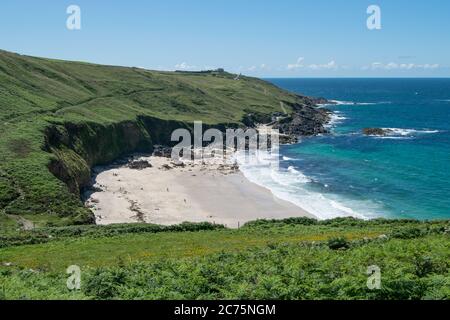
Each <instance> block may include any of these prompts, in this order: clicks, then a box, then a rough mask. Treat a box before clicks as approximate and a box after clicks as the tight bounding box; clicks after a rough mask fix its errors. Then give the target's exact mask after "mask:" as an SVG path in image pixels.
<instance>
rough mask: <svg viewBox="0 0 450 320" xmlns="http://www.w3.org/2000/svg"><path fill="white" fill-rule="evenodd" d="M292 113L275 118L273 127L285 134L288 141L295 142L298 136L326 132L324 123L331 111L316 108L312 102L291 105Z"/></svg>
mask: <svg viewBox="0 0 450 320" xmlns="http://www.w3.org/2000/svg"><path fill="white" fill-rule="evenodd" d="M291 108H292V110H293V113H292V114H291V115H289V116H286V117H282V118H279V119H277V120H276V121H275V122H274V123H273V128H274V129H278V130H279V131H280V133H281V134H282V135H285V136H287V137H288V138H286V140H287V141H288V142H294V143H295V142H296V141H297V140H298V137H299V136H311V135H317V134H323V133H328V130H327V129H326V127H325V125H326V124H327V123H328V122H329V121H330V119H331V117H330V115H331V111H329V110H327V109H324V108H317V107H316V106H315V105H314V104H313V103H312V102H310V104H307V105H291Z"/></svg>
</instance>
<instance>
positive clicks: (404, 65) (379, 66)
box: [361, 62, 439, 70]
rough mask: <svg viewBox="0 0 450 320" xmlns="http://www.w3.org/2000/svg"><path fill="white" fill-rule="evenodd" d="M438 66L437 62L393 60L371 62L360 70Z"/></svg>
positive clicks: (426, 68)
mask: <svg viewBox="0 0 450 320" xmlns="http://www.w3.org/2000/svg"><path fill="white" fill-rule="evenodd" d="M437 68H439V64H437V63H434V64H429V63H426V64H415V63H400V64H398V63H395V62H389V63H382V62H372V63H371V64H370V65H369V66H363V67H362V68H361V69H362V70H369V69H370V70H413V69H423V70H430V69H437Z"/></svg>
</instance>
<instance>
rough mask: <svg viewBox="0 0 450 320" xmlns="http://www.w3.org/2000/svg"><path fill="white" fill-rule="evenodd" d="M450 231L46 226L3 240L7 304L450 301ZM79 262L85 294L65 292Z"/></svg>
mask: <svg viewBox="0 0 450 320" xmlns="http://www.w3.org/2000/svg"><path fill="white" fill-rule="evenodd" d="M449 232H450V224H449V222H448V221H447V222H418V221H398V220H374V221H359V220H355V219H335V220H330V221H321V222H318V221H315V220H311V219H306V218H297V219H287V220H283V221H256V222H252V223H249V224H247V225H245V226H244V227H243V228H241V229H239V230H229V229H224V228H223V227H221V226H212V225H209V224H185V225H181V226H173V227H160V226H152V225H118V226H107V227H96V226H79V227H65V228H45V229H41V230H34V231H29V232H28V234H27V235H26V236H25V235H24V234H23V233H20V234H10V235H9V236H5V237H3V238H2V239H1V240H2V243H3V244H4V247H3V248H1V249H0V298H4V299H13V298H16V299H17V298H22V299H55V298H64V299H92V298H96V299H110V298H120V299H199V298H203V299H449V298H450V290H449V288H450V274H449V270H450V246H449ZM30 239H33V240H32V241H30ZM30 242H35V244H29V243H30ZM74 264H75V265H78V266H80V268H81V270H82V284H81V290H79V291H69V290H68V289H67V287H66V280H67V277H68V275H67V274H66V273H65V270H66V268H67V267H68V266H69V265H74ZM372 265H377V266H378V267H379V268H380V269H381V285H382V286H381V289H379V290H370V289H368V287H367V278H368V275H367V268H368V267H369V266H372Z"/></svg>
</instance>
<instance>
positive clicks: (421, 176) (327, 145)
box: [241, 78, 450, 220]
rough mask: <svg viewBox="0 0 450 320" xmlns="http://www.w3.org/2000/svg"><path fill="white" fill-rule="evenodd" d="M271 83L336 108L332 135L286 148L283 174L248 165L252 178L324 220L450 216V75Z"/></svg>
mask: <svg viewBox="0 0 450 320" xmlns="http://www.w3.org/2000/svg"><path fill="white" fill-rule="evenodd" d="M266 80H268V81H270V82H272V83H273V84H275V85H277V86H279V87H280V88H282V89H286V90H289V91H291V92H294V93H298V94H303V95H308V96H313V97H324V98H326V99H328V100H331V101H334V102H335V103H336V104H333V105H326V106H323V107H326V108H328V109H330V110H331V111H333V119H332V121H331V123H330V124H329V130H330V134H328V135H320V136H317V137H308V138H303V139H302V140H301V141H300V142H299V143H297V144H293V145H283V146H281V148H280V171H273V170H270V169H269V168H261V167H255V166H243V167H242V168H241V169H242V171H243V173H244V174H245V176H246V177H247V178H248V179H249V180H251V181H252V182H254V183H257V184H259V185H261V186H264V187H266V188H268V189H270V190H271V191H272V193H273V194H274V195H276V196H277V197H279V198H281V199H283V200H287V201H290V202H292V203H294V204H296V205H298V206H300V207H301V208H303V209H305V210H307V211H308V212H310V213H312V214H314V215H315V216H317V217H318V218H320V219H328V218H334V217H341V216H354V217H358V218H363V219H369V218H378V217H384V218H403V219H405V218H406V219H420V220H428V219H445V218H449V217H450V198H449V197H448V195H449V194H450V185H449V182H450V170H449V169H450V114H449V112H448V110H449V108H450V79H449V78H270V79H266ZM373 127H376V128H384V129H390V133H389V135H387V136H383V137H374V136H367V135H364V134H363V132H362V130H363V129H364V128H373Z"/></svg>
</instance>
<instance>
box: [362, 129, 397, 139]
mask: <svg viewBox="0 0 450 320" xmlns="http://www.w3.org/2000/svg"><path fill="white" fill-rule="evenodd" d="M363 133H364V134H365V135H367V136H381V137H384V136H388V135H390V134H392V130H390V129H383V128H364V129H363Z"/></svg>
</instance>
